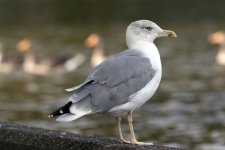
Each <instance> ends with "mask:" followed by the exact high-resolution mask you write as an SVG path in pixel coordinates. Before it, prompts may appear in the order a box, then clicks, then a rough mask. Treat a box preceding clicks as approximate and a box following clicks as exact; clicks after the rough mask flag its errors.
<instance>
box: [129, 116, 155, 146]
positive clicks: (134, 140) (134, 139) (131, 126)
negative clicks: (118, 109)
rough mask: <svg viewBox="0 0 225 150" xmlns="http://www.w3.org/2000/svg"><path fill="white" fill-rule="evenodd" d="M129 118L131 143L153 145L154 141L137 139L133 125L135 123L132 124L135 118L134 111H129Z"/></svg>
mask: <svg viewBox="0 0 225 150" xmlns="http://www.w3.org/2000/svg"><path fill="white" fill-rule="evenodd" d="M127 120H128V125H129V128H130V133H131V143H132V144H139V145H153V143H144V142H139V141H137V139H136V137H135V133H134V127H133V124H132V122H133V120H132V113H131V112H128V116H127Z"/></svg>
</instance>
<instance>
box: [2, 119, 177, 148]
mask: <svg viewBox="0 0 225 150" xmlns="http://www.w3.org/2000/svg"><path fill="white" fill-rule="evenodd" d="M0 149H1V150H101V149H107V150H180V149H178V148H172V147H165V146H159V145H153V146H139V145H133V144H124V143H122V142H121V141H118V140H115V139H110V138H100V137H91V136H84V135H79V134H73V133H68V132H60V131H53V130H47V129H41V128H33V127H27V126H22V125H17V124H10V123H5V122H0Z"/></svg>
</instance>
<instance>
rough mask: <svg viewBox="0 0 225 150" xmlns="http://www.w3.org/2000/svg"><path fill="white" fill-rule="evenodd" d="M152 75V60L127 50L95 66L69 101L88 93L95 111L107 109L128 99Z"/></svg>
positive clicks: (83, 96)
mask: <svg viewBox="0 0 225 150" xmlns="http://www.w3.org/2000/svg"><path fill="white" fill-rule="evenodd" d="M154 75H155V70H154V69H153V68H152V65H151V62H150V61H149V59H148V58H145V57H144V56H143V54H142V53H141V52H139V51H137V50H126V51H124V52H122V53H120V54H118V55H116V56H114V57H112V58H110V59H108V60H106V61H104V62H103V63H102V64H100V65H99V66H97V67H96V68H95V69H94V70H93V72H92V73H91V74H90V75H89V76H88V78H87V79H86V81H85V82H84V83H82V84H80V85H78V86H76V87H73V88H71V89H70V90H69V91H72V90H73V91H74V94H73V95H72V96H71V98H70V101H72V102H73V103H76V102H78V101H80V100H83V99H85V98H86V97H87V96H88V97H89V98H90V100H91V104H92V105H93V108H95V109H96V110H97V111H101V112H104V111H107V110H109V109H111V108H113V107H115V106H118V105H121V104H124V103H126V102H128V98H129V96H130V95H132V94H134V93H136V92H138V91H139V90H141V89H142V88H143V87H144V86H145V85H146V84H147V83H148V82H149V81H151V80H152V78H153V77H154Z"/></svg>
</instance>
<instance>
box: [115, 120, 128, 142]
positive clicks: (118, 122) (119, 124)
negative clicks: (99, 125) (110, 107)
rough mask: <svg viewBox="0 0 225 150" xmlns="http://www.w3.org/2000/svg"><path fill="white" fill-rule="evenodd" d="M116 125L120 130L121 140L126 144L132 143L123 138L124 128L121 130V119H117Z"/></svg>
mask: <svg viewBox="0 0 225 150" xmlns="http://www.w3.org/2000/svg"><path fill="white" fill-rule="evenodd" d="M116 123H117V127H118V130H119V134H120V139H121V140H122V141H123V142H125V143H131V142H130V141H126V140H124V138H123V134H122V128H121V117H116Z"/></svg>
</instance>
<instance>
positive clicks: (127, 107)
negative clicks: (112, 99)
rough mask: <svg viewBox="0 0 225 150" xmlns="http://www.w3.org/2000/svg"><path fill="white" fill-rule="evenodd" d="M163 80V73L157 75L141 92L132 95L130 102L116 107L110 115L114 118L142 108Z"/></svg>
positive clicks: (110, 111)
mask: <svg viewBox="0 0 225 150" xmlns="http://www.w3.org/2000/svg"><path fill="white" fill-rule="evenodd" d="M160 80H161V73H159V72H158V73H156V75H155V77H154V78H153V79H152V80H151V81H150V82H148V83H147V84H146V86H145V87H144V88H143V89H141V90H140V91H138V92H136V93H134V94H132V95H131V96H130V97H129V101H128V102H127V103H125V104H123V105H119V106H116V107H114V108H112V109H110V110H109V113H110V114H111V115H113V116H122V115H124V114H125V113H127V112H129V111H131V112H133V111H134V110H135V109H137V108H139V107H141V106H142V105H143V104H144V103H145V102H147V101H148V100H149V99H150V98H151V97H152V96H153V94H154V93H155V91H156V89H157V88H158V86H159V83H160Z"/></svg>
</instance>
